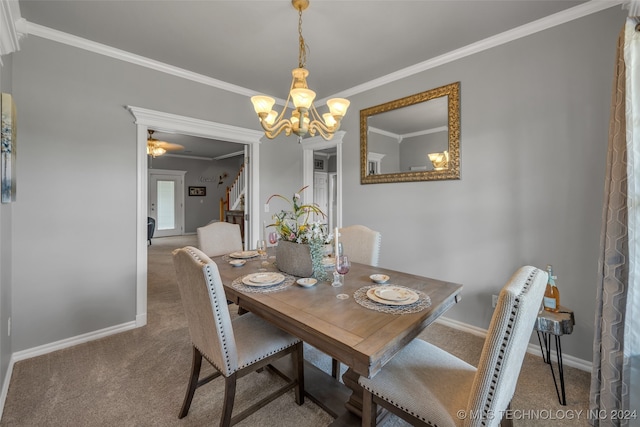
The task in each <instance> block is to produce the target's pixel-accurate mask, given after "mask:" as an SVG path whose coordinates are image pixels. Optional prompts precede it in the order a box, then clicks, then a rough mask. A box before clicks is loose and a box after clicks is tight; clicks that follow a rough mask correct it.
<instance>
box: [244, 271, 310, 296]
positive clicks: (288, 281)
mask: <svg viewBox="0 0 640 427" xmlns="http://www.w3.org/2000/svg"><path fill="white" fill-rule="evenodd" d="M280 274H282V275H283V276H284V282H281V283H278V284H277V285H273V286H247V285H245V284H244V283H243V282H242V279H243V278H244V277H245V276H248V275H244V276H240V277H238V278H237V279H234V280H233V282H231V286H232V287H233V288H234V289H237V290H239V291H242V292H253V293H261V294H267V293H269V292H278V291H281V290H283V289H286V288H288V287H289V286H291V285H293V284H294V283H295V282H296V280H297V279H296V277H295V276H291V275H290V274H285V273H280Z"/></svg>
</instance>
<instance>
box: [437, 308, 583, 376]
mask: <svg viewBox="0 0 640 427" xmlns="http://www.w3.org/2000/svg"><path fill="white" fill-rule="evenodd" d="M436 323H440V324H441V325H444V326H448V327H450V328H453V329H457V330H460V331H463V332H467V333H470V334H472V335H475V336H478V337H481V338H485V337H486V336H487V330H486V329H482V328H478V327H476V326H472V325H468V324H466V323H463V322H459V321H457V320H453V319H449V318H446V317H440V318H438V320H436ZM527 353H531V354H533V355H536V356H538V357H542V355H541V354H540V345H539V344H534V343H529V346H528V347H527ZM556 357H557V356H556V352H555V351H553V350H552V351H551V360H557V359H556ZM562 364H563V365H564V366H570V367H572V368H576V369H580V370H582V371H587V372H591V369H592V367H593V364H592V363H591V362H589V361H587V360H584V359H579V358H577V357H575V356H572V355H570V354H566V353H564V354H563V355H562Z"/></svg>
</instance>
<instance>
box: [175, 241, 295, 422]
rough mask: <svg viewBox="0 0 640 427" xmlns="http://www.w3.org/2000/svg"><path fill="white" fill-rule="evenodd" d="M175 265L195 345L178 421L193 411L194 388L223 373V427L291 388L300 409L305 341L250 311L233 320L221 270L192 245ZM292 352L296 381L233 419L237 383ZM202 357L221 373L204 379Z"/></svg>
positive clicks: (180, 253) (182, 251) (178, 254)
mask: <svg viewBox="0 0 640 427" xmlns="http://www.w3.org/2000/svg"><path fill="white" fill-rule="evenodd" d="M173 263H174V266H175V269H176V275H177V278H178V287H179V289H180V296H181V298H182V304H183V306H184V311H185V314H186V316H187V321H188V323H189V335H190V336H191V343H192V345H193V360H192V366H191V376H190V379H189V385H188V387H187V392H186V394H185V397H184V402H183V404H182V409H181V410H180V414H179V418H184V417H185V416H186V415H187V413H188V412H189V407H190V406H191V401H192V399H193V395H194V393H195V391H196V388H198V387H200V386H202V385H204V384H206V383H208V382H209V381H211V380H212V379H214V378H217V377H219V376H220V375H222V376H224V380H225V391H224V400H225V401H224V402H223V406H222V408H223V410H222V417H221V421H220V425H221V426H229V425H233V424H236V423H237V422H239V421H241V420H243V419H244V418H246V417H247V416H249V415H250V414H252V413H253V412H255V411H256V410H258V409H260V408H261V407H263V406H264V405H266V404H267V403H269V402H271V401H272V400H273V399H275V398H276V397H278V396H280V395H282V394H284V393H285V392H287V391H289V390H291V389H292V388H295V391H296V392H295V400H296V403H297V404H298V405H302V403H304V371H303V350H302V348H303V347H302V342H301V341H300V340H299V339H297V338H296V337H293V336H291V335H289V334H288V333H286V332H284V331H282V330H280V329H279V328H277V327H275V326H274V325H272V324H270V323H269V322H267V321H265V320H263V319H261V318H259V317H257V316H255V315H253V314H252V313H246V314H244V315H242V316H239V317H237V318H235V319H233V320H231V316H230V315H229V309H228V307H227V304H226V301H225V300H226V298H225V294H224V288H223V285H222V281H221V279H220V273H219V271H218V266H217V265H216V264H215V263H214V262H213V261H211V259H209V257H207V256H206V255H205V254H204V253H203V252H202V251H200V250H198V249H196V248H194V247H191V246H187V247H185V248H182V249H176V250H175V251H174V252H173ZM288 354H292V358H293V364H294V369H293V372H294V377H295V378H293V379H290V380H289V381H288V382H287V384H286V385H284V386H282V387H281V388H280V389H278V390H276V391H275V392H274V393H272V394H270V395H269V396H266V397H265V398H263V399H262V400H260V401H259V402H257V403H255V404H253V405H252V406H250V407H249V408H247V409H246V410H244V411H243V412H241V413H240V414H237V415H235V416H234V417H232V416H231V415H232V411H233V403H234V400H235V391H236V380H237V379H238V378H240V377H243V376H245V375H247V374H250V373H252V372H255V371H256V370H260V369H261V368H263V367H265V366H267V365H269V364H270V363H271V362H273V361H274V360H276V359H278V358H281V357H283V356H285V355H288ZM203 357H204V358H205V359H206V360H207V361H208V362H209V363H210V364H211V365H212V366H213V367H214V368H215V369H216V371H217V372H215V373H214V374H212V375H210V376H208V377H205V378H203V379H200V378H199V376H200V367H201V365H202V358H203ZM255 375H260V374H257V373H256V374H255ZM281 375H283V374H281Z"/></svg>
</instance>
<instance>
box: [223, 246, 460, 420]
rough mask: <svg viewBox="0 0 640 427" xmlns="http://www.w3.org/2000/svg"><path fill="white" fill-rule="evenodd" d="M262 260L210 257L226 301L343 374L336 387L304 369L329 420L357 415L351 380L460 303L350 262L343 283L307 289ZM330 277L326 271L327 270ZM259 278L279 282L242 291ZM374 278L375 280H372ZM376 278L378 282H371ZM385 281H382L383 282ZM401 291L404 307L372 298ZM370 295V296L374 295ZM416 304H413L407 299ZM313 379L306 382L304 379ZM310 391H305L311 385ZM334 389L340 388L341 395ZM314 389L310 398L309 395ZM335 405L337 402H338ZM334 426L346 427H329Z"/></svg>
mask: <svg viewBox="0 0 640 427" xmlns="http://www.w3.org/2000/svg"><path fill="white" fill-rule="evenodd" d="M267 253H268V255H267V256H266V257H260V256H253V253H249V252H246V251H243V252H242V256H240V257H238V256H230V255H223V256H220V257H215V258H212V260H213V261H214V262H216V264H217V265H218V269H219V271H220V276H221V279H222V282H223V285H224V289H225V293H226V296H227V299H228V300H229V301H231V302H233V303H235V304H237V305H238V306H239V307H240V310H242V311H244V310H246V311H250V312H252V313H254V314H255V315H257V316H260V317H262V318H264V319H265V320H267V321H269V322H271V323H273V324H274V325H276V326H278V327H280V328H281V329H283V330H285V331H287V332H289V333H290V334H292V335H294V336H296V337H298V338H300V339H301V340H302V341H304V342H305V343H307V344H309V345H311V346H313V347H315V348H316V349H318V350H320V351H321V352H324V353H326V354H327V355H329V356H331V357H332V358H334V359H335V360H337V361H339V362H341V363H343V364H344V365H346V366H347V367H348V368H347V370H346V372H345V373H344V374H343V375H342V382H343V384H338V385H336V384H332V382H331V380H333V383H337V382H338V381H337V380H335V379H333V378H331V376H330V375H329V374H326V375H325V373H324V372H322V373H321V374H318V373H317V372H316V371H318V370H317V369H315V370H314V371H313V372H311V373H308V372H309V371H308V370H307V367H305V377H306V378H305V389H306V393H307V395H308V396H309V397H310V398H311V400H312V401H314V402H316V403H318V404H319V405H320V406H322V407H323V408H324V409H325V410H327V411H329V413H330V414H331V415H333V416H334V417H335V418H340V417H341V416H345V417H346V418H349V416H350V417H351V418H352V419H353V418H354V417H353V415H352V414H355V416H356V417H361V415H362V388H361V387H360V385H359V384H358V378H359V377H360V376H361V375H362V376H366V377H372V376H374V375H375V374H376V373H377V372H378V371H380V369H382V367H383V366H384V365H385V363H387V362H388V361H389V360H391V358H393V356H394V355H395V354H396V353H398V352H399V351H400V350H401V349H402V348H403V347H404V346H405V345H407V344H408V343H409V342H410V341H411V340H413V339H414V338H416V337H417V336H418V334H420V332H422V331H423V330H424V329H425V328H426V327H427V326H428V325H430V324H431V323H433V322H434V321H435V320H436V319H438V317H440V316H441V315H442V314H443V313H445V312H446V311H447V310H448V309H449V308H450V307H452V306H453V305H454V304H456V303H458V302H459V301H460V300H461V297H462V295H461V291H462V285H460V284H457V283H452V282H448V281H445V280H438V279H433V278H429V277H424V276H420V275H416V274H410V273H405V272H401V271H397V270H392V269H387V268H382V267H377V266H370V265H365V264H359V263H355V262H353V263H352V264H351V268H350V271H349V272H348V273H347V274H346V275H345V276H344V284H343V285H342V286H339V287H334V286H332V284H331V283H332V280H328V281H318V282H317V283H315V284H313V285H311V286H310V285H309V284H307V283H305V284H306V285H307V286H301V285H299V284H298V279H300V278H298V277H295V276H291V275H288V274H286V273H281V272H279V270H278V268H277V259H276V257H275V255H274V254H275V250H274V248H269V250H268V252H267ZM238 258H245V259H244V261H245V263H244V264H243V265H241V266H234V265H232V264H231V263H230V262H235V261H236V260H237V259H238ZM327 272H328V276H329V277H332V272H333V271H332V270H330V269H329V270H328V271H327ZM265 273H269V274H271V273H276V274H277V273H280V274H282V275H283V276H284V277H285V279H286V280H285V281H283V282H281V283H279V284H277V285H276V286H248V285H247V284H249V285H251V284H252V283H251V282H247V278H248V277H256V276H255V275H262V274H265ZM373 275H383V276H387V277H388V280H386V281H385V282H384V283H374V282H373V281H372V278H371V277H372V276H373ZM374 277H376V276H374ZM376 278H377V277H376ZM382 278H383V279H384V277H382ZM391 289H395V290H398V291H400V292H402V293H404V292H405V290H408V291H409V293H408V295H411V296H412V298H413V299H412V300H411V301H409V302H410V304H405V303H404V302H402V301H400V302H393V301H391V304H382V303H381V302H385V301H386V300H380V299H379V298H377V297H376V294H379V295H381V296H383V295H384V294H382V293H380V292H384V291H389V290H391ZM374 292H375V293H374ZM414 300H415V301H414ZM310 374H311V375H314V376H313V378H314V379H313V380H312V381H310V380H309V375H310ZM320 380H322V382H323V383H324V384H332V385H331V386H327V387H334V388H333V390H327V389H326V388H323V386H318V385H317V384H314V383H315V382H317V381H320ZM310 385H311V386H310ZM335 387H338V388H339V387H343V388H344V387H346V389H344V390H345V391H346V394H345V393H343V394H340V393H337V391H336V390H338V389H337V388H335ZM314 391H315V392H316V393H315V394H314ZM336 395H340V396H343V395H344V396H346V398H345V400H343V401H342V402H341V403H340V404H341V406H342V408H343V409H345V408H346V410H347V411H345V412H341V411H339V410H337V409H336V406H335V404H326V402H325V401H324V400H325V399H326V398H329V397H331V398H332V399H334V400H335V399H336ZM338 399H342V397H338ZM335 425H349V423H348V422H346V423H335Z"/></svg>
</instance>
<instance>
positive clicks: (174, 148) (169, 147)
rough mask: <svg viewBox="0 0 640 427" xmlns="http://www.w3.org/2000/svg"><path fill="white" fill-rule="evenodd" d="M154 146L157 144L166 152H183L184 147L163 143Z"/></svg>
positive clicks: (159, 142)
mask: <svg viewBox="0 0 640 427" xmlns="http://www.w3.org/2000/svg"><path fill="white" fill-rule="evenodd" d="M156 144H158V145H159V146H160V147H162V148H164V149H165V150H167V151H180V150H184V146H183V145H180V144H174V143H172V142H164V141H158V142H157V143H156Z"/></svg>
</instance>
